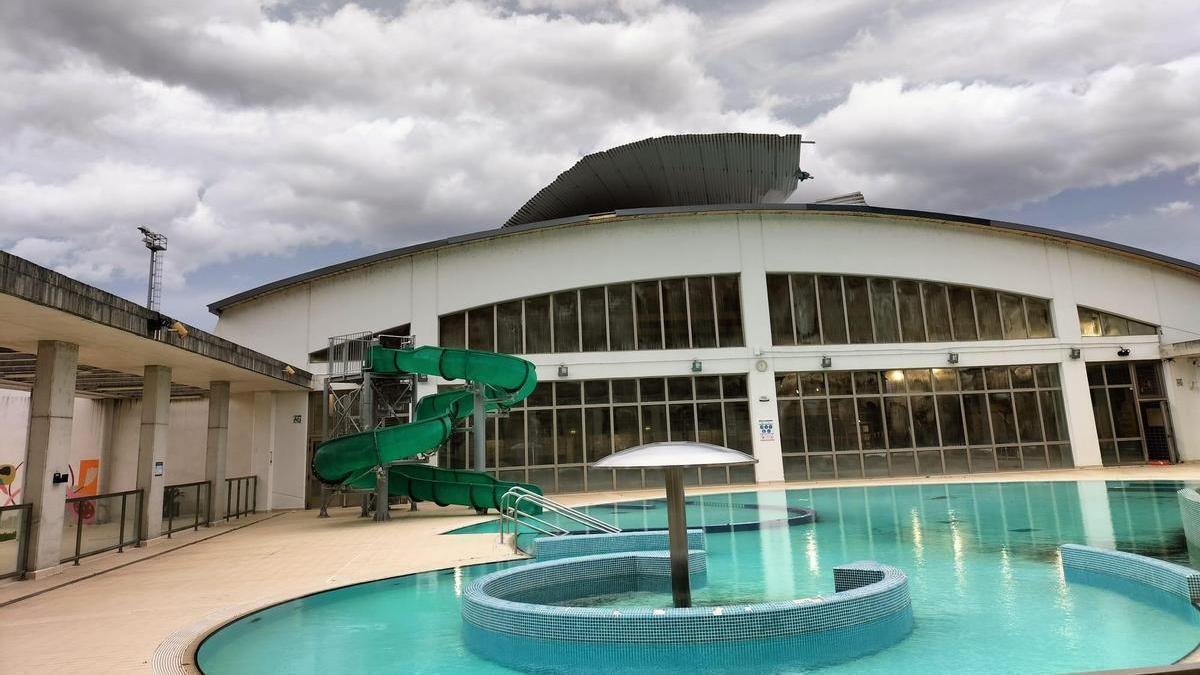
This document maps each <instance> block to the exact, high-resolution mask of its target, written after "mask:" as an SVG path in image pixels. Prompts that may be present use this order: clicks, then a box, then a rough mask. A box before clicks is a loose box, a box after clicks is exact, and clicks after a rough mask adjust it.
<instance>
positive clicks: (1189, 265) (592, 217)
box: [208, 204, 1200, 315]
mask: <svg viewBox="0 0 1200 675" xmlns="http://www.w3.org/2000/svg"><path fill="white" fill-rule="evenodd" d="M797 211H801V212H806V211H813V212H818V213H822V214H829V215H843V216H871V217H888V218H901V219H919V220H929V221H938V222H943V223H950V224H955V225H964V226H973V227H979V228H983V229H991V230H996V231H999V232H1004V233H1011V234H1023V235H1029V236H1034V237H1040V238H1044V239H1052V240H1055V241H1061V242H1065V243H1070V244H1077V245H1082V246H1085V247H1087V248H1092V249H1096V250H1099V251H1103V252H1107V253H1116V254H1119V255H1123V256H1126V257H1129V258H1135V259H1138V260H1141V261H1144V262H1150V263H1154V264H1157V265H1161V266H1164V267H1169V268H1172V269H1175V270H1178V271H1181V272H1186V273H1188V274H1192V275H1196V276H1200V265H1198V264H1196V263H1193V262H1189V261H1187V260H1181V259H1179V258H1172V257H1171V256H1166V255H1162V254H1160V253H1154V252H1152V251H1146V250H1144V249H1140V248H1135V247H1133V246H1126V245H1124V244H1117V243H1114V242H1111V241H1105V240H1103V239H1097V238H1095V237H1089V236H1086V235H1082V234H1074V233H1071V232H1062V231H1060V230H1052V229H1050V228H1046V227H1037V226H1034V225H1022V224H1021V223H1011V222H1007V221H1003V220H990V219H988V218H976V217H973V216H960V215H954V214H950V213H937V212H933V211H914V210H911V209H891V208H884V207H880V206H866V205H856V204H710V205H703V206H671V207H656V208H642V209H618V210H616V211H612V212H609V213H603V214H583V215H578V216H570V217H567V218H557V219H555V220H544V221H541V222H537V223H528V224H525V225H513V226H509V227H501V228H496V229H490V230H484V231H482V232H474V233H471V234H464V235H459V236H455V237H447V238H445V239H438V240H436V241H430V242H426V243H423V244H414V245H412V246H405V247H402V248H397V249H393V250H390V251H383V252H381V253H376V254H374V255H369V256H364V257H362V258H355V259H353V260H347V261H346V262H342V263H337V264H336V265H329V266H326V267H321V268H318V269H315V270H312V271H309V272H304V273H301V274H297V275H294V276H290V277H286V278H284V279H280V280H278V281H273V282H271V283H268V284H263V285H262V286H256V287H255V288H251V289H249V290H247V291H243V292H241V293H237V294H235V295H231V296H229V297H227V298H223V299H221V300H217V301H216V302H213V303H211V304H210V305H208V311H210V312H212V313H213V314H217V315H220V314H221V312H222V311H223V310H225V309H228V308H229V307H232V306H234V305H237V304H240V303H243V302H247V301H249V300H253V299H255V298H258V297H261V296H264V295H268V294H271V293H275V292H277V291H281V290H283V289H286V288H289V287H291V286H296V285H298V284H302V283H305V282H308V281H313V280H316V279H322V278H325V277H331V276H334V275H336V274H340V273H342V272H348V271H350V270H354V269H358V268H361V267H367V266H369V265H373V264H376V263H380V262H385V261H388V260H396V259H399V258H404V257H408V256H412V255H416V254H418V253H425V252H428V251H434V250H437V249H441V248H448V247H450V246H456V245H459V244H468V243H476V242H481V241H487V240H489V239H498V238H500V237H508V236H515V235H518V234H521V233H523V232H529V231H533V230H544V229H551V228H555V227H562V226H567V225H577V224H582V223H592V225H593V226H597V227H599V226H603V225H604V224H608V223H612V222H615V221H620V220H628V219H634V218H648V217H666V216H681V215H702V214H728V213H739V212H759V213H762V212H779V213H794V212H797Z"/></svg>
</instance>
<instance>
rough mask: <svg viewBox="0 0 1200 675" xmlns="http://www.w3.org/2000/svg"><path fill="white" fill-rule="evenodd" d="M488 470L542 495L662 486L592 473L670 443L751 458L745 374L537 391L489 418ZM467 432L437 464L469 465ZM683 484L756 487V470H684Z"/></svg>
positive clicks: (638, 477)
mask: <svg viewBox="0 0 1200 675" xmlns="http://www.w3.org/2000/svg"><path fill="white" fill-rule="evenodd" d="M487 424H488V440H487V462H488V471H489V472H490V473H492V474H493V475H495V476H497V477H498V478H500V479H501V480H507V481H518V482H530V483H536V484H537V485H540V486H541V487H542V489H543V490H545V491H546V492H547V493H551V492H581V491H584V490H587V491H601V490H613V489H618V490H624V489H634V488H641V487H656V486H660V485H662V484H663V477H662V472H661V471H657V470H654V471H645V472H644V475H643V472H641V471H632V470H628V471H613V470H611V469H608V470H605V469H590V468H587V466H586V465H587V464H591V463H592V462H595V461H596V460H598V459H600V458H601V457H605V456H607V455H610V454H612V453H613V452H616V451H618V450H624V449H625V448H630V447H633V446H635V445H641V444H643V443H652V442H655V441H667V440H685V441H700V442H704V443H713V444H715V445H723V446H726V447H730V448H734V449H737V450H741V451H743V452H746V453H749V454H753V449H752V447H751V439H750V431H751V429H750V408H749V403H748V401H747V398H746V376H745V375H709V376H700V377H668V378H662V377H647V378H640V379H623V380H585V381H565V382H539V383H538V385H537V388H536V389H535V390H534V392H533V393H532V394H531V395H530V396H529V398H528V399H526V400H525V401H524V402H523V403H522V405H520V406H517V407H515V408H513V409H512V410H510V411H508V412H507V413H506V414H504V415H503V416H500V417H498V418H497V417H495V416H489V418H488V422H487ZM469 448H471V431H470V430H469V428H464V429H460V430H459V431H458V432H456V433H455V435H454V436H453V437H452V439H451V440H450V442H449V443H448V445H447V447H445V448H443V450H442V451H441V452H439V453H438V465H439V466H442V467H447V468H454V469H462V468H466V466H467V461H468V460H467V457H468V454H469ZM685 477H686V480H687V484H689V485H727V484H729V483H753V482H754V467H753V466H741V467H729V468H726V467H716V468H705V469H689V470H687V471H686V472H685Z"/></svg>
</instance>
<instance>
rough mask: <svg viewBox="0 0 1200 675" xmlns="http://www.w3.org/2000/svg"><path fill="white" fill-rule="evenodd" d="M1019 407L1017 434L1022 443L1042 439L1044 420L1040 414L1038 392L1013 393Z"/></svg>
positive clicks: (1014, 400)
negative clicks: (1042, 420)
mask: <svg viewBox="0 0 1200 675" xmlns="http://www.w3.org/2000/svg"><path fill="white" fill-rule="evenodd" d="M1013 403H1015V404H1016V408H1017V435H1018V436H1019V437H1020V439H1021V442H1022V443H1029V442H1030V441H1042V440H1045V439H1044V438H1042V422H1041V419H1040V417H1039V416H1038V402H1037V393H1036V392H1032V391H1019V392H1016V393H1014V394H1013Z"/></svg>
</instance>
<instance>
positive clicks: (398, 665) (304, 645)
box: [198, 482, 1200, 674]
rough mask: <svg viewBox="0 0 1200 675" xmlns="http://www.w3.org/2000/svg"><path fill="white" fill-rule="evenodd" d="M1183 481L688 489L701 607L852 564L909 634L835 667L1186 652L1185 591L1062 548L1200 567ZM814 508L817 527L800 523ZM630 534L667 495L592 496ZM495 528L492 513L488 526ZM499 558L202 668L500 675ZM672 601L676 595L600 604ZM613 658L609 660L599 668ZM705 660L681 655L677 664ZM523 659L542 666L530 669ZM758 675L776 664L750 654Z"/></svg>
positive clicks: (377, 597) (814, 586) (237, 638)
mask: <svg viewBox="0 0 1200 675" xmlns="http://www.w3.org/2000/svg"><path fill="white" fill-rule="evenodd" d="M1179 487H1182V485H1181V484H1178V483H1163V482H1157V483H1152V482H1136V483H1133V482H1110V483H1100V482H1081V483H993V484H974V485H922V486H900V487H882V486H881V487H869V488H837V489H834V488H828V489H815V490H789V491H786V492H784V491H775V492H757V493H732V494H723V495H704V496H695V497H690V498H689V501H690V502H691V504H690V505H689V507H688V509H689V524H690V525H692V526H697V525H705V526H709V527H716V528H720V527H721V525H723V524H725V523H729V522H734V523H739V524H741V526H742V527H744V526H745V525H746V523H748V522H750V521H753V520H756V519H757V520H760V521H762V522H763V525H762V526H761V527H759V528H757V529H740V530H735V531H732V532H730V531H726V532H711V531H710V532H709V534H708V535H707V540H708V551H709V573H708V584H707V586H705V587H704V588H700V589H696V592H695V594H694V601H695V603H696V604H698V605H702V604H703V605H722V604H734V603H739V602H745V601H765V600H784V599H790V598H796V597H803V596H809V595H816V594H822V593H823V594H828V593H830V592H832V590H833V588H832V587H833V579H832V569H833V567H834V566H835V565H838V564H842V563H846V562H851V561H855V560H876V561H879V562H883V563H887V564H890V565H895V566H897V567H899V568H901V569H903V570H904V571H905V572H906V573H907V574H908V576H909V583H910V591H911V594H912V603H913V614H914V623H915V626H914V629H913V632H912V634H911V635H910V636H909V637H908V638H907V639H905V640H904V641H903V642H901V643H899V644H898V645H896V646H894V647H891V648H888V649H885V650H883V651H881V652H878V653H876V654H873V655H871V656H867V657H864V658H861V659H857V660H854V661H851V662H846V663H842V664H839V665H836V666H832V667H827V668H823V669H821V670H822V672H830V673H842V672H847V673H849V672H865V671H881V672H882V671H886V672H936V671H954V672H958V673H984V672H987V673H997V672H1072V671H1080V670H1094V669H1100V668H1119V667H1135V666H1146V665H1153V664H1162V663H1168V662H1171V661H1174V660H1176V659H1178V658H1180V657H1181V656H1183V655H1184V654H1186V653H1187V652H1188V651H1190V650H1191V649H1192V648H1193V647H1195V646H1196V644H1197V642H1200V619H1198V618H1197V612H1196V610H1194V609H1193V608H1192V607H1191V606H1190V605H1188V604H1187V603H1185V602H1183V601H1180V602H1178V603H1169V602H1164V601H1163V600H1161V599H1158V601H1156V602H1146V601H1139V600H1134V599H1131V598H1129V597H1127V596H1125V595H1123V594H1120V593H1116V592H1113V591H1110V590H1107V589H1104V588H1098V587H1093V586H1087V585H1083V584H1068V583H1067V582H1066V581H1065V580H1064V578H1063V575H1062V568H1061V565H1060V564H1059V559H1058V548H1057V547H1058V545H1059V544H1061V543H1070V542H1074V543H1085V544H1091V545H1095V546H1109V547H1115V548H1118V549H1121V550H1125V551H1132V552H1136V553H1141V554H1144V555H1150V556H1154V557H1158V558H1161V559H1164V560H1171V561H1173V562H1178V563H1181V564H1185V565H1189V566H1196V565H1197V562H1200V561H1194V560H1192V559H1191V558H1190V556H1189V552H1188V550H1187V547H1186V543H1185V540H1184V538H1183V533H1182V527H1181V525H1180V522H1179V508H1178V505H1177V501H1176V496H1175V491H1176V490H1177V489H1178V488H1179ZM802 508H813V509H816V511H817V514H818V519H819V520H818V522H816V523H810V524H799V525H791V526H789V525H788V524H787V517H788V516H789V515H794V514H795V513H797V512H798V511H799V509H802ZM591 510H592V512H593V513H596V514H598V515H601V516H602V517H604V518H606V519H607V520H610V521H613V520H616V521H617V522H618V524H619V525H620V526H621V527H623V528H625V529H637V528H640V527H655V526H659V527H661V526H662V524H664V523H665V506H663V505H662V504H661V502H655V501H647V502H634V503H627V504H623V505H616V506H613V505H609V506H606V507H596V508H594V509H591ZM478 527H481V528H487V529H484V530H483V531H493V532H494V531H495V530H494V528H495V525H494V524H485V525H481V526H478ZM512 564H521V563H506V564H502V565H479V566H473V567H462V568H455V569H452V570H444V571H440V572H430V573H425V574H415V575H410V576H406V577H398V578H394V579H385V580H382V581H377V582H371V583H368V584H360V585H358V586H353V587H349V588H346V589H342V590H337V591H331V592H326V593H322V594H318V595H314V596H310V597H307V598H302V599H299V600H295V601H291V602H288V603H285V604H282V605H279V606H276V607H273V608H270V609H267V610H264V611H262V612H258V613H256V614H254V615H251V616H249V617H246V618H244V619H242V620H240V621H237V622H235V623H233V624H231V625H230V626H228V627H227V628H225V629H222V630H221V631H219V632H217V633H215V634H214V635H213V636H212V637H211V638H209V639H208V640H207V641H206V642H205V643H204V644H203V645H202V647H201V649H200V654H199V659H198V660H199V664H200V666H201V667H202V668H203V669H204V671H205V672H206V673H210V674H217V673H245V672H265V671H271V670H274V671H278V672H288V673H293V672H297V673H305V672H313V673H317V672H394V673H499V672H512V671H509V670H506V669H503V668H500V667H499V666H496V665H494V664H491V663H490V662H487V661H483V660H481V659H479V658H477V657H475V656H474V655H472V654H471V653H470V652H468V651H466V649H465V648H464V647H463V645H462V642H461V638H460V631H461V619H460V616H459V594H460V593H461V591H462V589H463V587H464V586H465V585H466V584H468V583H470V581H471V580H473V579H475V578H478V577H479V576H481V575H483V574H486V573H488V572H490V571H493V570H496V569H500V568H501V567H503V566H504V565H512ZM625 602H634V603H636V604H637V605H639V606H646V605H655V604H660V605H663V606H668V605H669V604H670V600H669V598H668V597H666V596H655V595H654V594H638V596H637V597H634V598H623V597H607V598H593V599H591V601H590V602H589V604H599V605H605V604H621V603H625ZM603 670H604V664H597V672H603ZM695 670H699V668H698V667H697V664H680V667H679V671H680V672H689V671H695ZM528 672H539V671H537V664H530V667H529V669H528ZM747 672H762V673H769V672H796V671H794V670H789V671H778V670H773V669H772V668H771V667H770V666H769V665H766V664H747Z"/></svg>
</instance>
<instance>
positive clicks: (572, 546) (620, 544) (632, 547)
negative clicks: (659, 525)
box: [532, 528, 705, 560]
mask: <svg viewBox="0 0 1200 675" xmlns="http://www.w3.org/2000/svg"><path fill="white" fill-rule="evenodd" d="M687 540H688V550H692V551H703V550H705V541H704V530H702V529H698V528H697V529H690V530H688V531H687ZM669 548H670V539H669V537H668V534H667V531H666V530H639V531H634V532H617V533H613V534H607V533H606V534H568V535H563V536H559V537H538V538H537V539H535V540H534V542H533V551H532V552H533V557H535V558H537V559H538V560H554V559H557V558H570V557H575V556H584V555H597V554H600V553H632V552H635V551H666V550H668V549H669Z"/></svg>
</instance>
